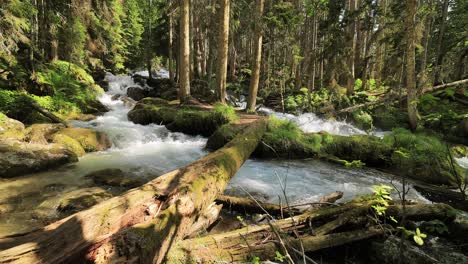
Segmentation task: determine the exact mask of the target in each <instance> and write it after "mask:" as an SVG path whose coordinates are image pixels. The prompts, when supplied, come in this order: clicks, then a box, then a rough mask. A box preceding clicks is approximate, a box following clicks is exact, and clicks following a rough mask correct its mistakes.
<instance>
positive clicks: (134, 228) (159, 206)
mask: <svg viewBox="0 0 468 264" xmlns="http://www.w3.org/2000/svg"><path fill="white" fill-rule="evenodd" d="M265 129H266V121H265V120H264V119H260V120H259V121H257V122H254V123H252V124H251V125H250V126H249V127H248V128H247V129H245V130H243V132H242V133H240V134H239V135H238V136H236V137H235V138H234V139H233V140H232V141H231V142H229V143H228V144H226V146H225V147H223V148H221V149H219V150H218V151H216V152H213V153H211V154H209V155H207V156H205V157H204V158H202V159H200V160H198V161H196V162H194V163H192V164H190V165H188V166H186V167H184V168H181V169H178V170H175V171H172V172H169V173H167V174H165V175H163V176H161V177H159V178H156V179H154V180H152V181H150V182H148V183H147V184H145V185H143V186H142V187H140V188H136V189H133V190H130V191H128V192H127V193H125V194H124V195H122V196H118V197H114V198H111V199H109V200H107V201H104V202H102V203H100V204H98V205H96V206H94V207H92V208H90V209H88V210H85V211H82V212H79V213H76V214H74V215H72V216H70V217H67V218H65V219H63V220H61V221H58V222H56V223H53V224H51V225H49V226H46V227H45V228H43V230H40V231H38V232H33V233H29V234H24V235H20V236H16V237H9V238H3V239H0V262H1V263H28V264H29V263H73V262H91V263H109V262H112V263H162V262H163V260H164V257H165V255H166V252H167V250H168V249H169V248H170V247H171V245H172V244H173V243H176V242H177V241H178V240H180V239H183V238H184V237H186V236H188V235H190V232H192V231H193V227H194V225H193V224H194V223H198V222H199V220H200V219H199V218H200V217H199V216H200V214H202V213H206V212H209V211H210V208H211V207H212V203H213V201H214V200H215V198H216V196H218V195H219V194H220V193H222V192H223V191H224V189H225V187H226V186H227V184H228V182H229V180H230V179H231V178H232V177H233V176H234V174H235V173H236V172H237V170H238V169H239V168H240V166H241V165H242V164H243V163H244V162H245V160H246V159H247V158H248V157H249V156H250V154H251V153H252V152H253V151H254V150H255V148H256V147H257V144H258V142H259V141H260V139H261V138H262V136H263V133H264V132H265Z"/></svg>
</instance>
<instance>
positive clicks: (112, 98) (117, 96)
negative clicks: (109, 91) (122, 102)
mask: <svg viewBox="0 0 468 264" xmlns="http://www.w3.org/2000/svg"><path fill="white" fill-rule="evenodd" d="M121 96H122V95H121V94H114V95H113V96H112V97H111V100H112V101H117V100H119V98H120V97H121Z"/></svg>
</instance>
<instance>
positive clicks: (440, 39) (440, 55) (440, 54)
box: [433, 0, 450, 85]
mask: <svg viewBox="0 0 468 264" xmlns="http://www.w3.org/2000/svg"><path fill="white" fill-rule="evenodd" d="M449 2H450V1H449V0H444V6H443V9H442V18H441V21H440V29H439V36H438V39H437V51H436V61H435V64H434V83H433V85H436V84H438V83H440V72H441V64H442V61H443V59H444V53H443V52H442V42H443V39H444V35H445V22H446V20H447V14H448V8H449Z"/></svg>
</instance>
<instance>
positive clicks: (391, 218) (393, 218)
mask: <svg viewBox="0 0 468 264" xmlns="http://www.w3.org/2000/svg"><path fill="white" fill-rule="evenodd" d="M390 220H392V221H393V222H395V223H398V221H397V220H396V219H395V217H393V216H390Z"/></svg>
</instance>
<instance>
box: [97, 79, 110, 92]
mask: <svg viewBox="0 0 468 264" xmlns="http://www.w3.org/2000/svg"><path fill="white" fill-rule="evenodd" d="M96 83H97V85H99V86H101V88H102V89H103V90H104V91H106V92H107V91H109V81H106V80H101V81H98V82H96Z"/></svg>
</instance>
